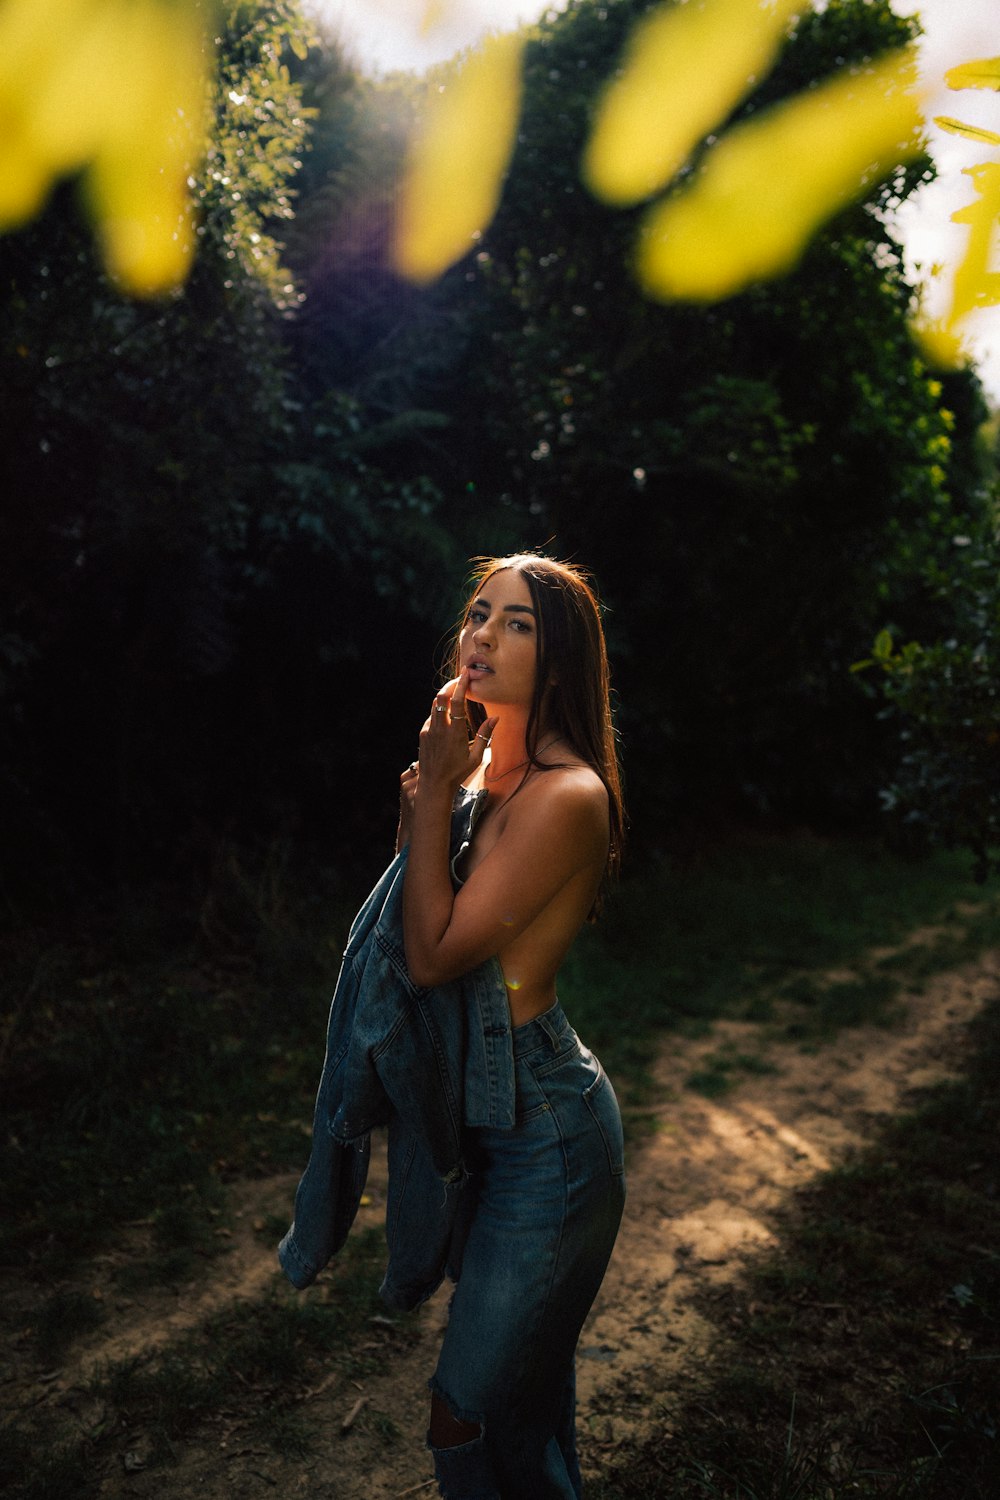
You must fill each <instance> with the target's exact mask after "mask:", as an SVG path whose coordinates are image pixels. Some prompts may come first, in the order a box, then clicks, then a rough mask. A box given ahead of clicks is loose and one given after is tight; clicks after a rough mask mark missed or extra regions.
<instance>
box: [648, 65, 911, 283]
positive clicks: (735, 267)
mask: <svg viewBox="0 0 1000 1500" xmlns="http://www.w3.org/2000/svg"><path fill="white" fill-rule="evenodd" d="M912 85H913V58H912V54H911V53H910V52H909V51H906V52H897V53H893V54H892V55H891V57H890V58H889V59H888V60H886V61H884V62H882V63H880V64H878V65H877V66H873V67H871V68H870V69H868V70H867V71H866V72H865V73H862V74H858V75H854V74H849V75H841V76H839V77H837V78H836V79H834V80H833V81H832V82H831V83H827V84H823V85H821V86H820V87H818V88H815V89H812V90H810V91H809V93H807V94H800V95H798V96H797V97H795V98H794V99H790V100H788V101H787V102H786V103H782V104H779V105H776V106H775V107H774V108H773V109H771V110H769V111H768V112H767V113H766V114H764V115H761V116H760V117H759V118H756V119H753V120H751V121H749V122H748V123H747V124H745V125H740V126H738V127H735V128H734V129H733V130H731V131H729V132H728V134H727V135H726V136H724V137H723V139H722V140H721V141H720V142H719V143H718V145H716V146H713V148H712V149H711V151H710V152H709V153H708V155H707V156H706V158H705V162H704V166H703V167H702V168H701V170H700V171H699V173H698V175H697V176H696V177H695V179H694V180H693V182H692V183H691V185H690V187H688V188H686V189H684V190H683V191H681V192H678V193H676V194H674V195H673V196H671V197H669V198H667V199H666V200H665V201H664V202H663V203H662V204H660V205H658V206H657V207H656V208H655V209H653V210H652V212H651V213H650V214H649V215H648V217H647V221H646V225H645V227H644V230H643V233H642V237H641V242H640V248H639V255H638V272H639V277H640V280H641V282H642V284H643V286H644V287H645V289H646V290H647V291H648V292H649V293H650V294H651V295H652V296H654V297H662V298H671V297H675V298H684V299H687V300H691V301H714V300H716V299H717V298H720V297H729V296H732V295H733V294H734V293H736V292H739V291H742V289H743V288H744V287H745V286H747V285H748V284H749V283H750V282H752V281H757V280H761V279H765V278H767V277H771V276H778V275H781V274H782V273H783V272H785V271H788V270H790V269H791V268H792V266H794V265H795V263H796V261H797V260H798V259H799V257H800V256H801V254H802V252H803V250H804V249H805V247H806V245H807V244H808V242H809V239H810V238H811V236H812V235H813V233H814V232H815V230H816V229H817V228H818V227H819V226H820V225H821V224H822V223H823V222H824V221H825V220H826V219H828V218H829V217H830V216H831V215H832V214H834V213H836V212H837V211H838V210H839V209H841V208H843V207H845V206H846V205H847V204H848V203H850V202H852V201H853V200H854V199H855V198H856V197H858V196H859V195H860V194H861V193H863V192H864V190H865V188H866V186H867V185H868V184H869V183H871V182H872V181H873V180H875V179H876V178H877V177H878V176H879V175H881V174H882V173H883V172H885V171H887V170H888V169H890V168H891V167H893V166H894V165H896V164H898V163H900V162H903V161H906V160H908V159H909V158H910V157H912V156H915V155H916V154H917V153H918V152H919V151H920V149H921V139H920V134H919V126H920V114H919V110H918V105H917V101H916V99H915V97H914V95H913V93H912V92H911V90H912Z"/></svg>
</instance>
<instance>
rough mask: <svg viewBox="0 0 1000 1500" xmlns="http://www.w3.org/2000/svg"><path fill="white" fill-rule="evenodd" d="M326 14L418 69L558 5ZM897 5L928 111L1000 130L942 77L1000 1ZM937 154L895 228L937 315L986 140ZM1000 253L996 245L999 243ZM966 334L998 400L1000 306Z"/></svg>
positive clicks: (353, 9)
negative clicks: (914, 45) (917, 43)
mask: <svg viewBox="0 0 1000 1500" xmlns="http://www.w3.org/2000/svg"><path fill="white" fill-rule="evenodd" d="M309 3H310V4H311V5H312V6H313V7H314V8H315V9H316V10H317V11H318V12H319V13H320V14H321V15H322V16H324V17H325V18H326V19H327V20H328V21H329V22H331V23H332V24H333V26H334V28H335V31H336V33H337V34H338V35H340V36H342V38H343V40H344V41H345V43H346V44H347V45H348V47H349V48H350V49H351V50H352V51H353V52H354V53H355V54H356V56H357V58H358V60H359V61H360V62H361V63H362V65H365V66H368V67H371V68H373V69H377V70H385V71H388V70H391V69H394V68H413V69H422V68H425V67H427V66H429V65H430V64H431V63H433V62H437V61H440V60H442V59H443V58H446V57H450V56H452V55H453V54H454V52H456V51H457V50H458V49H459V48H461V47H465V46H469V45H470V44H472V43H474V42H475V41H477V40H478V39H479V38H480V37H481V36H482V35H483V34H484V32H486V31H488V30H491V29H492V30H503V29H506V28H509V27H513V26H516V25H517V24H518V23H519V22H521V21H531V20H535V19H537V18H538V17H539V16H540V15H541V14H543V13H544V12H545V11H547V10H551V9H559V8H561V5H560V3H559V0H556V3H555V4H554V5H553V4H552V3H549V0H436V3H432V0H309ZM895 9H896V10H897V11H898V12H899V13H900V14H912V13H913V12H914V11H916V12H918V13H919V14H920V16H921V17H922V20H923V24H924V28H925V31H926V36H925V39H924V43H923V46H922V49H921V72H922V74H923V77H924V79H925V81H926V83H927V85H928V86H929V87H931V88H932V89H934V91H935V92H934V96H933V97H932V99H931V101H930V104H929V107H928V115H934V114H947V115H953V116H954V115H957V116H958V117H959V118H961V119H963V120H966V121H968V122H969V123H970V124H980V125H983V126H985V127H986V128H987V129H992V130H1000V100H998V98H997V96H996V95H995V94H992V93H989V92H986V91H968V90H966V91H964V92H962V93H961V94H956V93H954V92H952V91H949V90H948V89H947V88H946V87H945V86H944V83H943V81H942V80H943V74H944V71H945V69H946V68H948V67H951V66H953V65H954V64H956V63H958V62H962V61H966V60H969V59H971V58H978V57H989V56H996V55H997V54H998V53H1000V19H998V14H1000V13H998V7H997V3H996V0H896V3H895ZM931 145H932V152H933V155H934V157H935V160H936V161H937V163H938V168H939V172H940V178H939V181H938V182H937V183H934V184H932V185H931V186H930V187H929V188H925V189H923V190H922V191H921V192H920V193H918V194H916V195H914V197H912V198H911V199H910V201H909V202H908V203H907V204H906V205H905V206H904V209H903V211H902V212H901V214H900V216H899V229H900V233H901V234H902V236H903V240H904V243H905V246H906V249H907V255H908V259H909V261H910V263H911V267H915V266H919V267H920V268H921V272H920V279H922V280H923V281H924V282H925V283H926V284H927V292H926V296H927V305H928V309H929V310H930V312H931V313H932V314H938V313H940V312H941V311H942V310H943V307H944V304H945V301H946V284H947V276H946V275H945V276H941V275H936V276H935V275H933V274H932V272H933V268H935V267H938V266H941V265H951V264H953V263H954V262H955V260H956V259H957V258H958V257H959V255H960V253H961V250H962V247H963V245H964V241H965V234H966V231H964V230H962V229H961V228H959V227H958V226H956V225H954V224H952V223H951V215H952V213H953V212H954V211H955V210H956V209H958V208H961V207H963V205H965V204H966V203H968V202H970V201H971V199H972V196H973V193H972V187H971V184H970V182H969V179H968V178H967V177H966V176H964V175H963V168H965V167H971V166H974V165H975V164H976V163H978V162H980V161H983V160H984V159H987V158H988V157H989V156H990V155H995V154H996V153H990V152H988V151H986V150H985V149H984V148H983V146H982V145H980V144H977V143H975V142H972V141H968V140H963V139H960V138H957V137H955V136H950V135H946V134H945V133H944V132H942V131H938V130H936V129H933V130H932V131H931ZM998 262H1000V251H998ZM966 337H967V340H968V342H969V344H970V346H971V347H972V348H973V350H974V353H975V356H976V358H977V360H978V362H979V364H980V371H981V374H982V377H983V380H984V382H985V384H986V386H987V388H988V389H989V390H990V392H991V394H992V396H993V398H994V399H998V398H1000V311H998V310H996V309H993V310H992V311H987V312H985V313H983V314H981V315H980V316H979V317H978V319H972V320H970V324H969V325H968V327H967V330H966Z"/></svg>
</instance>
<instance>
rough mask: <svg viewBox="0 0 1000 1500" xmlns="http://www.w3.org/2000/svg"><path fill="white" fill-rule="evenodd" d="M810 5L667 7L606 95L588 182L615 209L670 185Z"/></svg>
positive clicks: (639, 33) (724, 1)
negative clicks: (792, 22)
mask: <svg viewBox="0 0 1000 1500" xmlns="http://www.w3.org/2000/svg"><path fill="white" fill-rule="evenodd" d="M800 8H801V0H703V3H701V4H694V3H689V4H687V5H674V4H670V5H665V6H661V7H659V8H658V9H657V10H656V11H654V12H653V14H652V15H650V16H648V17H647V18H646V19H645V20H644V21H642V22H641V23H640V24H639V25H637V26H636V27H635V29H634V30H633V32H632V35H631V37H630V40H629V45H628V51H627V54H626V59H625V65H624V69H623V71H622V73H621V75H620V77H618V78H616V79H615V80H614V81H613V82H612V83H611V84H610V86H609V87H608V89H607V90H606V92H605V94H604V97H603V100H602V101H601V104H600V106H599V110H598V115H597V120H596V122H595V125H594V128H593V131H592V132H591V136H590V140H589V141H588V143H587V148H586V151H585V154H584V159H583V168H582V170H583V177H584V180H585V182H586V183H587V185H588V187H589V188H590V189H591V191H592V192H593V193H594V194H595V195H596V196H597V197H598V198H602V199H604V201H605V202H607V203H614V204H629V203H637V202H639V201H640V200H641V199H643V198H648V197H649V195H650V194H651V193H654V192H656V191H658V190H659V189H660V188H662V187H664V186H666V184H667V183H668V182H669V181H670V179H671V178H672V177H673V176H674V175H675V174H676V173H677V171H678V170H679V169H680V167H682V166H683V164H684V162H685V161H686V160H687V158H688V156H689V155H690V154H691V151H692V150H693V149H694V147H695V146H696V145H697V144H698V142H699V141H700V140H701V139H702V138H703V137H704V136H705V135H706V134H707V133H708V131H710V130H711V129H712V127H713V126H715V125H718V124H719V123H720V122H721V121H723V120H724V119H725V118H726V116H727V115H729V114H730V112H731V111H732V109H733V108H734V107H735V105H736V104H737V103H738V102H739V101H740V99H741V98H742V97H743V95H744V94H745V93H746V92H747V90H748V89H749V88H750V87H751V85H752V84H753V83H754V82H755V81H756V80H757V79H758V78H759V76H760V75H761V73H762V72H765V71H766V70H767V68H768V66H769V65H770V63H771V61H772V59H773V57H774V54H775V52H776V51H777V49H778V46H779V44H780V42H781V38H782V36H783V35H784V31H785V28H786V25H787V23H788V21H789V19H790V17H791V16H792V15H793V14H794V13H795V11H797V10H799V9H800Z"/></svg>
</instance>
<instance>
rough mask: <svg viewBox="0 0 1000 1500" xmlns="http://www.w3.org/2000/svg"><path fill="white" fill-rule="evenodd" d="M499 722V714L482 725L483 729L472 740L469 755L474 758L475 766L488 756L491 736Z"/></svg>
mask: <svg viewBox="0 0 1000 1500" xmlns="http://www.w3.org/2000/svg"><path fill="white" fill-rule="evenodd" d="M499 722H500V716H499V714H497V715H495V716H494V717H493V718H492V719H487V720H486V723H485V724H483V725H481V727H480V728H479V729H478V730H477V732H476V733H475V734H474V735H473V737H472V740H471V742H470V744H469V753H470V755H471V756H472V762H473V765H476V766H478V764H479V762H480V761H481V760H482V758H483V756H484V755H485V754H486V747H487V745H488V744H489V742H490V735H491V734H492V733H493V731H494V729H495V728H496V727H497V725H498V724H499Z"/></svg>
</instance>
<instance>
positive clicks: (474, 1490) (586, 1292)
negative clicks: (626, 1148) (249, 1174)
mask: <svg viewBox="0 0 1000 1500" xmlns="http://www.w3.org/2000/svg"><path fill="white" fill-rule="evenodd" d="M513 1043H514V1068H515V1078H516V1089H517V1117H516V1119H517V1123H516V1125H515V1127H514V1129H513V1130H498V1129H494V1128H493V1127H487V1128H483V1129H477V1130H470V1131H469V1132H468V1135H469V1144H470V1153H469V1161H470V1167H471V1169H472V1174H473V1175H472V1181H470V1182H469V1184H468V1185H467V1187H466V1189H465V1190H464V1191H463V1192H462V1194H461V1204H460V1208H459V1218H458V1222H457V1224H456V1228H455V1233H454V1238H453V1241H452V1251H451V1260H450V1265H449V1271H450V1274H451V1275H452V1276H453V1277H454V1278H455V1279H456V1280H457V1286H456V1288H455V1293H454V1296H453V1298H452V1304H451V1311H450V1315H449V1321H448V1327H447V1330H446V1331H445V1336H444V1343H443V1345H442V1348H441V1356H440V1359H439V1360H438V1366H437V1370H436V1372H435V1374H434V1376H433V1377H432V1379H431V1382H430V1385H431V1389H432V1390H433V1391H434V1392H436V1393H437V1395H438V1396H439V1397H440V1398H441V1400H443V1401H444V1403H445V1405H446V1406H447V1408H448V1410H449V1412H450V1413H451V1415H452V1416H453V1417H455V1418H457V1419H458V1421H460V1422H465V1423H471V1424H473V1425H474V1426H478V1428H479V1435H478V1436H477V1437H474V1438H472V1439H471V1440H469V1441H465V1442H461V1443H459V1444H458V1445H457V1446H455V1447H442V1448H435V1447H433V1445H432V1446H431V1451H432V1453H433V1455H434V1469H435V1473H436V1475H437V1480H438V1485H439V1488H440V1493H441V1494H442V1495H443V1496H445V1497H446V1500H578V1497H579V1496H580V1493H581V1489H580V1470H579V1465H578V1463H577V1458H576V1445H575V1441H574V1420H573V1357H574V1352H575V1349H576V1343H577V1339H578V1338H579V1335H580V1329H581V1328H582V1326H583V1322H584V1319H585V1318H586V1316H587V1313H588V1312H589V1310H590V1307H591V1304H592V1303H593V1300H594V1298H595V1296H596V1295H597V1291H598V1288H599V1287H600V1284H601V1281H602V1279H603V1277H604V1272H605V1270H606V1268H607V1264H608V1260H609V1259H610V1256H611V1251H612V1248H613V1246H614V1242H615V1236H616V1234H617V1233H618V1225H619V1223H620V1221H621V1215H622V1208H623V1206H624V1201H625V1177H624V1163H623V1152H622V1127H621V1117H620V1115H619V1113H618V1103H617V1100H616V1099H615V1095H614V1090H613V1089H612V1087H611V1084H610V1082H609V1081H608V1078H607V1076H606V1074H605V1072H604V1070H603V1068H602V1067H601V1065H600V1063H599V1062H598V1060H597V1058H596V1057H595V1056H594V1055H593V1053H592V1052H588V1051H587V1049H586V1048H585V1047H583V1046H581V1044H580V1042H579V1040H578V1038H577V1036H576V1033H575V1032H574V1031H573V1029H572V1027H571V1026H570V1025H569V1022H568V1021H567V1020H566V1017H565V1016H564V1015H563V1012H562V1010H561V1008H560V1007H559V1006H558V1005H555V1006H553V1007H552V1009H551V1010H548V1011H546V1012H545V1014H544V1015H541V1016H539V1017H537V1018H536V1019H535V1020H534V1021H529V1022H528V1023H527V1025H525V1026H519V1027H517V1028H516V1029H515V1030H514V1033H513Z"/></svg>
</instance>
